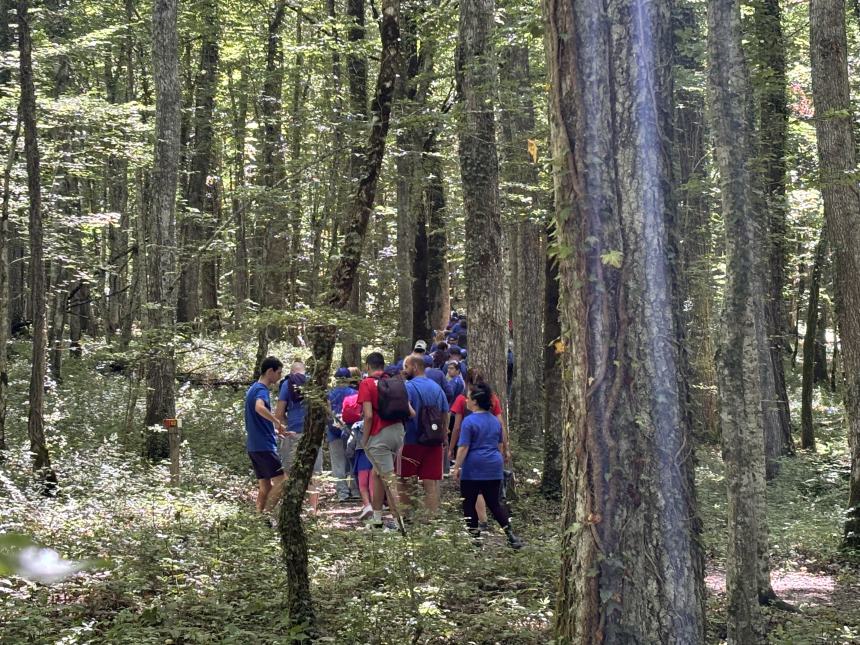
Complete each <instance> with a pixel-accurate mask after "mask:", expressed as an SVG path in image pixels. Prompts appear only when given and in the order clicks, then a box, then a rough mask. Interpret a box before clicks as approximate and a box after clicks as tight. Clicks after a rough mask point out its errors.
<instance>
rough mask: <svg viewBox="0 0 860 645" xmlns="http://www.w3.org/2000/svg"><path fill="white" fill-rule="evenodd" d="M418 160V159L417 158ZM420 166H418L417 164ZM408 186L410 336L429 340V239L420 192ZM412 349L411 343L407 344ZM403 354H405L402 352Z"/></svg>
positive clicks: (425, 214) (415, 338)
mask: <svg viewBox="0 0 860 645" xmlns="http://www.w3.org/2000/svg"><path fill="white" fill-rule="evenodd" d="M419 161H420V160H419ZM418 167H420V166H418ZM416 192H417V191H416V190H414V187H410V193H412V195H411V197H410V201H413V200H414V202H415V203H414V208H413V210H414V211H415V235H414V236H413V238H412V243H413V245H414V253H413V264H412V270H411V271H410V273H411V274H412V278H413V279H412V333H411V338H412V339H414V340H418V339H419V338H423V339H424V340H426V341H430V340H431V338H430V335H431V329H430V310H429V303H428V302H427V279H428V274H429V269H430V264H429V263H430V239H429V237H428V235H427V233H428V228H429V226H428V222H427V212H426V211H424V210H423V209H422V208H420V206H421V204H420V202H419V201H418V197H419V195H420V192H418V193H417V194H415V193H416ZM409 350H410V351H411V350H412V345H411V344H410V345H409ZM404 356H405V354H404Z"/></svg>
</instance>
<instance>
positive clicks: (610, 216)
mask: <svg viewBox="0 0 860 645" xmlns="http://www.w3.org/2000/svg"><path fill="white" fill-rule="evenodd" d="M545 7H546V16H547V19H548V22H549V25H548V34H547V41H548V46H549V48H550V52H549V59H548V60H549V67H550V75H551V88H552V89H551V109H552V110H553V112H554V117H553V118H554V119H556V120H557V123H558V126H557V127H556V128H554V132H555V133H556V136H555V140H554V150H553V158H554V159H557V160H558V161H559V168H558V172H557V173H556V176H555V181H556V195H557V197H558V203H557V204H556V213H557V215H556V217H557V219H558V224H557V226H558V235H559V247H560V266H559V274H560V276H561V284H560V287H561V301H562V305H561V319H562V326H563V334H564V336H563V338H564V343H565V345H564V347H563V349H564V352H563V354H562V356H563V357H564V358H563V361H564V365H563V369H564V378H563V382H564V384H565V386H564V387H565V400H564V414H565V424H564V437H563V451H564V454H563V465H562V486H563V492H564V501H563V503H562V529H563V531H562V533H563V538H562V567H561V579H560V584H559V593H558V599H557V603H556V623H555V636H556V638H557V639H558V640H559V641H562V642H565V643H576V644H582V645H585V644H589V645H590V644H593V643H620V642H623V643H643V644H644V643H678V644H681V643H684V644H688V643H700V642H702V641H703V639H704V616H703V611H704V589H703V584H702V579H703V571H702V567H703V563H702V556H701V552H700V548H699V546H698V536H697V527H698V520H697V518H696V506H695V494H694V488H693V471H692V442H691V437H690V432H689V427H688V420H687V413H686V398H685V394H686V392H685V386H684V383H683V376H682V374H683V372H682V370H681V369H680V358H679V355H678V348H677V343H676V338H677V333H676V328H675V325H676V322H675V321H676V318H675V316H674V313H673V311H672V307H673V303H674V301H675V298H674V284H673V283H674V277H673V274H672V272H673V267H672V265H671V264H670V259H669V253H668V251H667V249H668V248H669V244H670V238H669V231H670V229H671V227H672V225H673V217H674V212H673V210H674V206H673V199H672V184H671V167H670V160H671V150H670V146H671V139H672V137H671V111H670V106H671V98H672V86H671V65H670V60H671V54H672V50H671V20H670V12H669V3H668V2H667V1H657V2H652V3H648V4H646V5H644V6H642V5H641V4H640V3H638V2H635V1H630V2H628V1H617V2H615V1H611V2H609V3H608V10H607V9H604V8H603V5H601V4H599V3H593V2H591V1H590V0H573V1H570V0H566V1H564V0H546V3H545ZM610 25H612V29H611V30H610V28H609V26H610ZM645 43H648V47H645V46H644V44H645Z"/></svg>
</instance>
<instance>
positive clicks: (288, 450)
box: [275, 361, 322, 513]
mask: <svg viewBox="0 0 860 645" xmlns="http://www.w3.org/2000/svg"><path fill="white" fill-rule="evenodd" d="M307 382H308V377H307V374H306V373H305V364H304V363H302V362H301V361H293V364H292V366H291V367H290V375H289V376H288V377H287V378H285V379H284V380H283V381H282V382H281V389H280V392H279V393H278V405H277V406H276V407H275V416H276V417H277V418H278V419H279V420H280V421H281V422H284V423H285V424H286V426H287V432H286V434H284V436H283V437H281V439H280V441H279V442H278V454H280V456H281V463H283V465H284V473H285V474H286V476H287V477H289V476H290V471H291V470H292V468H293V463H294V462H295V460H296V450H297V449H298V447H299V441H300V440H301V438H302V434H303V433H304V431H305V416H306V415H307V411H308V402H307V401H306V400H305V396H304V393H303V392H302V390H303V388H304V386H305V384H306V383H307ZM320 473H322V446H320V448H319V451H318V452H317V459H316V462H315V463H314V474H315V475H319V474H320ZM308 497H309V499H310V503H311V510H312V511H313V512H314V513H316V512H317V507H318V505H319V491H318V490H317V487H316V482H315V481H314V480H311V483H310V485H309V486H308Z"/></svg>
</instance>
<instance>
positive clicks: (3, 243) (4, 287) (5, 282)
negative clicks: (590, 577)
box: [0, 0, 21, 459]
mask: <svg viewBox="0 0 860 645" xmlns="http://www.w3.org/2000/svg"><path fill="white" fill-rule="evenodd" d="M7 9H8V7H7V6H6V0H0V11H6V10H7ZM2 23H3V19H0V25H2ZM2 34H3V32H0V36H2ZM2 44H3V41H0V45H2ZM7 44H8V43H7ZM7 80H8V79H7ZM20 136H21V117H20V114H19V115H18V117H17V118H16V119H15V128H14V129H13V130H12V136H11V137H10V139H9V150H8V152H7V156H6V163H5V164H4V167H3V187H2V190H3V194H2V203H1V204H0V450H6V413H7V410H8V405H9V355H8V353H7V351H6V346H7V343H8V342H9V332H10V331H11V325H10V317H9V300H10V297H9V295H10V290H9V245H10V242H11V235H10V233H11V227H10V226H9V198H10V186H9V184H10V182H11V176H12V167H13V166H14V165H15V158H16V156H17V147H18V138H19V137H20ZM0 459H2V458H1V457H0Z"/></svg>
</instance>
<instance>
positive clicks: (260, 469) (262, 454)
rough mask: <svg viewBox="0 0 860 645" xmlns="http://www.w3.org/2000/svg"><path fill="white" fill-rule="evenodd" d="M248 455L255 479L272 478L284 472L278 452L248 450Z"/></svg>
mask: <svg viewBox="0 0 860 645" xmlns="http://www.w3.org/2000/svg"><path fill="white" fill-rule="evenodd" d="M248 456H249V457H250V458H251V465H252V466H254V474H255V475H256V476H257V479H274V478H275V477H278V476H279V475H283V474H284V467H283V466H282V465H281V458H280V457H278V453H276V452H274V451H272V450H261V451H259V452H249V453H248Z"/></svg>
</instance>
